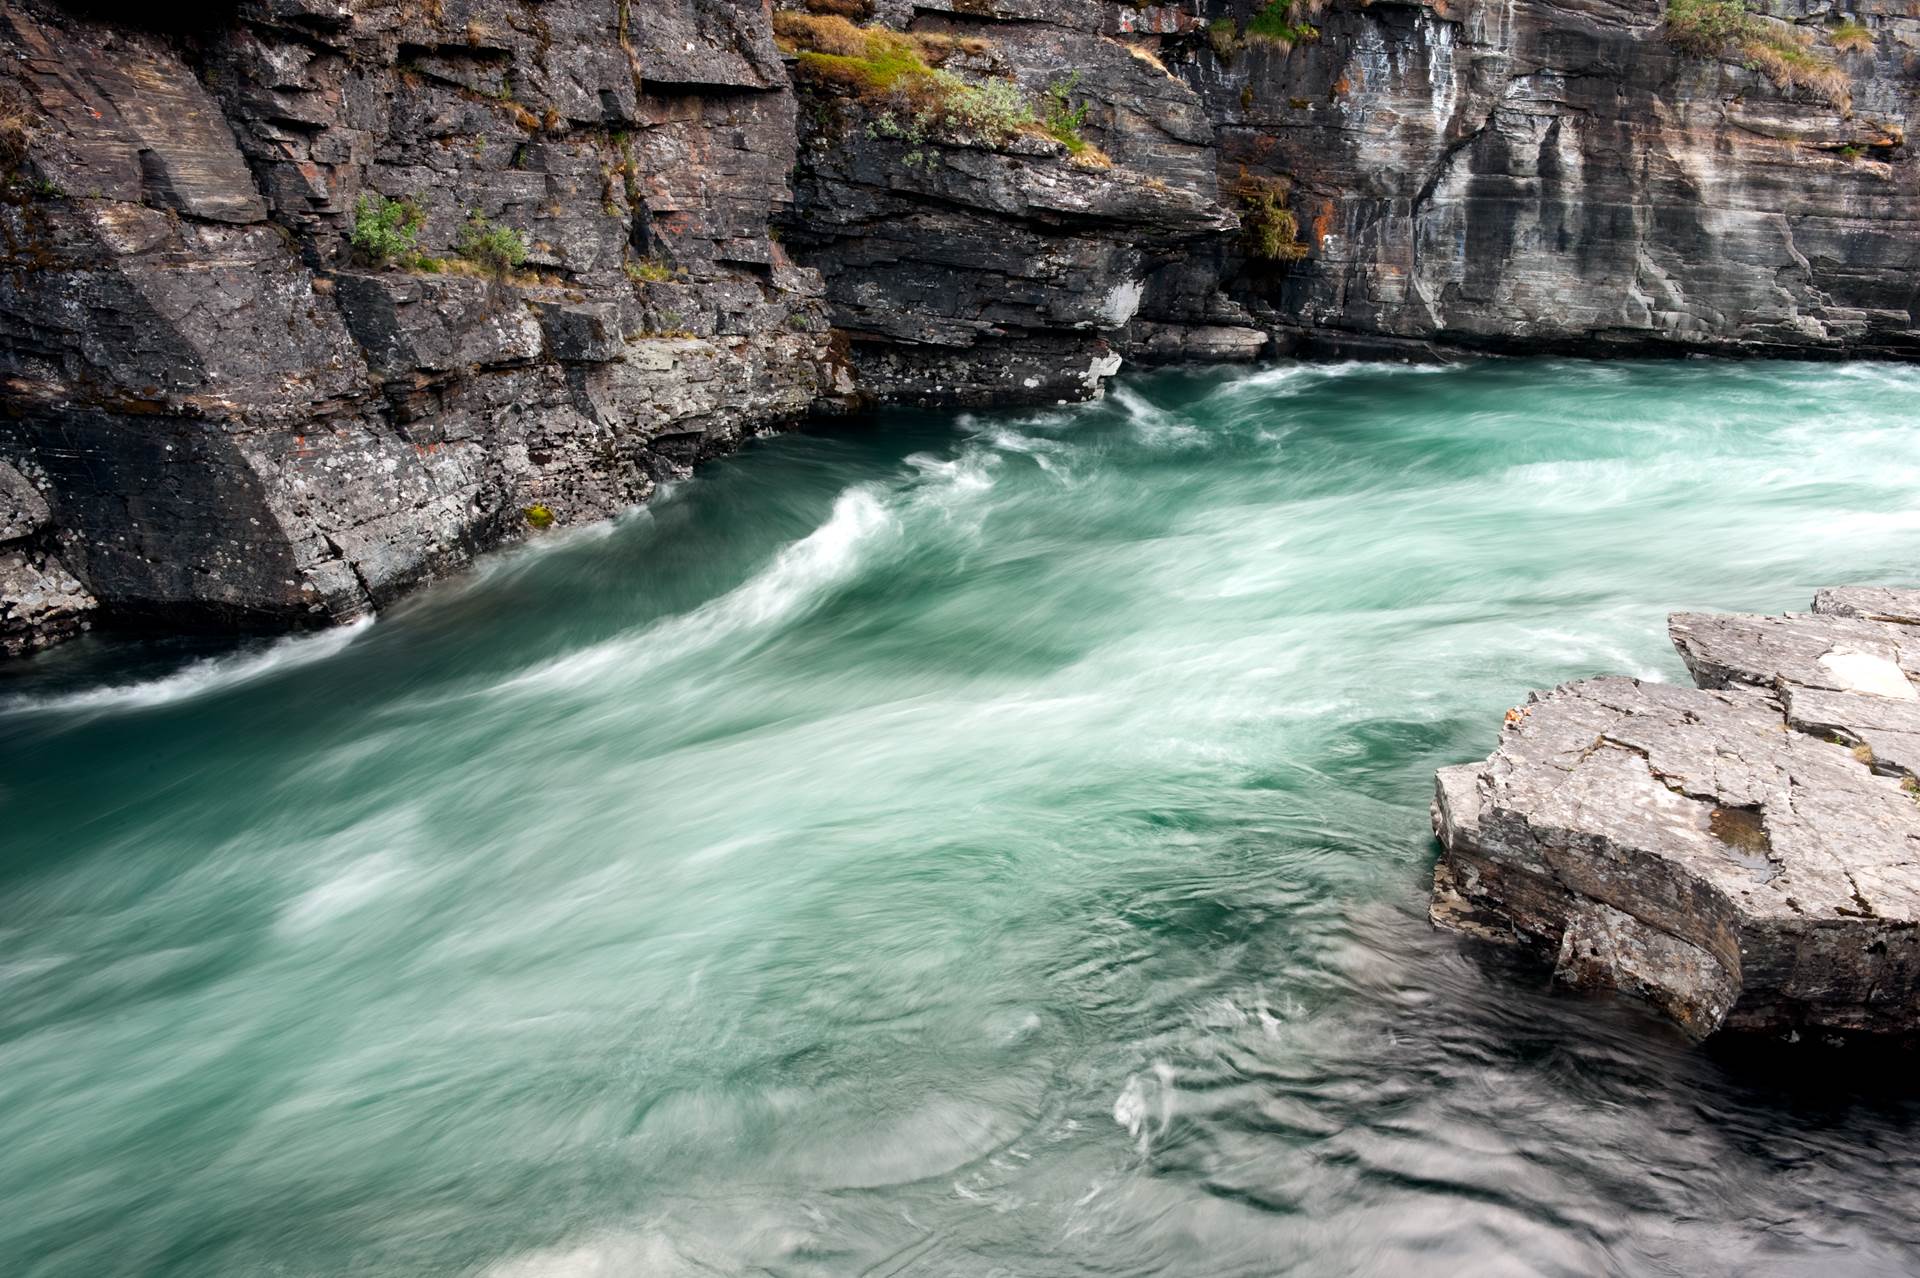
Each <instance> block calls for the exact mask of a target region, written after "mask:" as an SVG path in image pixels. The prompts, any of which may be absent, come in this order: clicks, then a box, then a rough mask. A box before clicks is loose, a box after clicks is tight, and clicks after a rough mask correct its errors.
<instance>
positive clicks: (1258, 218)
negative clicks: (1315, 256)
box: [1228, 173, 1307, 262]
mask: <svg viewBox="0 0 1920 1278" xmlns="http://www.w3.org/2000/svg"><path fill="white" fill-rule="evenodd" d="M1228 192H1229V194H1231V195H1232V196H1233V198H1234V200H1235V201H1236V202H1237V203H1238V204H1239V205H1240V230H1241V234H1242V235H1243V236H1244V237H1245V242H1246V250H1247V256H1248V257H1251V258H1253V259H1254V260H1255V261H1261V262H1298V261H1299V260H1300V259H1301V258H1303V257H1305V256H1306V255H1307V246H1306V245H1305V244H1302V243H1300V241H1299V235H1300V221H1299V219H1298V218H1296V217H1294V215H1293V212H1292V210H1290V209H1289V208H1287V197H1288V196H1289V195H1291V194H1292V186H1291V184H1290V183H1289V182H1288V181H1287V180H1286V179H1285V178H1270V177H1249V176H1247V175H1246V174H1244V173H1243V174H1241V176H1240V179H1239V180H1238V181H1237V182H1235V183H1234V184H1233V185H1232V186H1231V187H1229V188H1228Z"/></svg>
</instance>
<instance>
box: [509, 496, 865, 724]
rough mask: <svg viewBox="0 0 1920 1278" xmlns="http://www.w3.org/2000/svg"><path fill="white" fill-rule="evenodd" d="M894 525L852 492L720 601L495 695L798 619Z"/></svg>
mask: <svg viewBox="0 0 1920 1278" xmlns="http://www.w3.org/2000/svg"><path fill="white" fill-rule="evenodd" d="M893 522H894V520H893V517H892V515H891V514H890V513H889V512H888V511H887V509H886V508H885V507H884V506H883V505H882V504H881V502H880V499H879V497H878V496H877V495H876V494H875V493H874V491H873V490H872V489H871V488H869V487H865V486H863V487H859V488H850V489H848V490H847V491H846V492H844V493H842V494H840V497H839V499H838V500H837V501H835V502H834V504H833V513H832V515H831V516H830V517H829V518H828V519H827V521H826V522H825V523H824V524H821V525H820V527H818V528H816V529H814V530H813V531H812V532H811V533H809V534H807V535H806V536H805V537H803V538H801V539H800V540H799V541H796V542H794V543H793V544H792V545H790V546H788V547H786V548H785V549H784V550H782V551H781V552H780V553H779V554H778V555H776V556H774V559H773V562H772V563H771V564H769V565H768V566H767V567H766V568H765V569H764V570H763V571H762V572H760V573H759V574H758V575H757V576H754V577H752V578H750V579H748V580H747V581H746V582H745V583H743V584H742V585H740V586H737V587H735V588H734V589H733V590H731V591H729V592H728V593H726V594H724V595H722V596H720V597H719V598H718V599H714V600H711V601H709V602H707V603H705V604H702V605H701V606H700V607H698V608H696V609H694V610H693V611H692V612H688V613H682V614H680V615H678V616H674V617H669V618H667V619H665V620H663V621H660V622H658V623H656V624H654V625H652V626H649V627H647V628H646V629H645V630H642V631H640V632H638V633H637V634H627V635H620V636H617V637H615V638H613V639H608V640H605V641H604V642H601V643H597V644H594V645H592V646H590V647H587V648H583V649H581V650H580V651H578V652H572V653H568V654H567V655H566V656H564V657H557V658H555V659H554V660H552V661H548V662H545V663H543V664H541V665H538V666H535V667H534V668H533V669H531V670H528V671H526V672H525V673H524V674H520V675H516V676H515V677H514V678H512V679H509V680H507V681H506V682H505V683H503V684H500V685H499V686H498V688H496V689H495V691H500V692H509V691H525V690H529V689H532V690H536V691H540V692H552V691H556V690H562V689H568V688H577V687H581V686H583V685H585V684H589V683H593V682H595V681H596V680H598V679H601V678H604V677H606V676H607V675H610V674H614V673H616V672H617V673H620V674H626V675H631V674H635V673H638V672H640V671H643V670H651V669H655V668H657V667H659V666H660V665H662V664H664V663H666V662H668V661H672V660H675V659H676V658H679V657H683V656H686V655H688V654H689V653H693V652H698V651H701V650H704V649H707V648H709V647H711V646H713V645H714V644H716V643H718V642H720V641H721V640H723V639H728V638H733V637H737V636H738V635H740V634H742V633H745V632H748V631H752V630H758V629H762V628H764V627H766V626H769V625H772V624H773V623H775V622H779V621H785V620H787V619H789V618H792V617H795V616H798V615H800V614H801V613H803V612H806V611H807V610H809V609H811V608H813V607H814V606H815V605H817V604H818V603H820V602H821V601H822V600H823V599H825V597H826V595H827V592H828V591H829V590H830V589H831V588H832V587H834V586H835V585H838V584H839V583H840V582H842V581H844V580H846V579H847V578H848V577H849V576H851V575H852V573H853V571H854V570H855V568H857V567H858V565H859V562H860V554H861V550H862V548H863V547H864V545H865V544H866V543H867V542H868V541H869V540H871V539H872V538H873V537H874V536H875V535H877V534H879V533H880V532H882V531H883V530H885V529H886V528H888V527H890V526H892V524H893Z"/></svg>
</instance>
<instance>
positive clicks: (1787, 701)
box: [1433, 588, 1920, 1038]
mask: <svg viewBox="0 0 1920 1278" xmlns="http://www.w3.org/2000/svg"><path fill="white" fill-rule="evenodd" d="M1670 629H1671V632H1672V635H1673V639H1674V642H1675V644H1676V646H1677V647H1678V648H1679V650H1680V653H1681V655H1682V657H1683V658H1684V659H1685V660H1686V663H1687V666H1688V668H1689V669H1690V670H1691V671H1692V672H1693V674H1694V677H1695V679H1696V681H1697V682H1698V683H1699V684H1700V687H1699V688H1698V689H1694V688H1676V687H1671V686H1668V685H1665V684H1658V683H1646V682H1641V681H1639V680H1633V679H1589V680H1583V681H1581V682H1578V683H1571V684H1567V685H1564V686H1562V687H1560V688H1556V689H1554V690H1553V691H1552V692H1549V693H1544V694H1535V695H1534V696H1533V697H1532V698H1531V699H1530V700H1529V701H1528V702H1527V704H1526V705H1525V706H1523V707H1521V708H1519V709H1517V710H1515V711H1513V712H1511V713H1510V714H1509V715H1508V720H1507V724H1506V727H1505V730H1504V732H1503V733H1502V736H1501V741H1500V745H1499V748H1498V749H1497V750H1495V752H1494V753H1493V754H1492V755H1491V756H1490V757H1489V758H1488V759H1487V760H1485V761H1484V762H1483V763H1478V764H1471V765H1466V766H1462V767H1455V768H1445V769H1442V770H1441V771H1440V773H1439V777H1438V780H1437V784H1436V790H1435V798H1434V805H1433V818H1434V829H1435V832H1436V833H1437V834H1438V835H1439V837H1440V840H1441V842H1442V844H1443V845H1444V846H1445V849H1446V852H1445V855H1444V857H1443V858H1442V860H1441V862H1440V865H1439V868H1438V871H1437V873H1436V876H1435V886H1434V910H1433V914H1434V920H1435V921H1436V922H1437V923H1440V924H1442V925H1444V926H1448V927H1453V928H1458V929H1461V930H1466V931H1471V932H1475V933H1477V934H1479V935H1482V936H1486V937H1489V938H1491V939H1495V940H1501V941H1508V942H1514V943H1519V944H1523V945H1526V946H1528V947H1531V948H1533V949H1536V950H1538V951H1540V952H1541V953H1542V954H1543V955H1545V956H1547V957H1549V958H1551V959H1552V960H1553V962H1554V970H1555V975H1556V976H1557V977H1558V978H1560V979H1561V980H1563V981H1565V982H1567V983H1569V984H1572V985H1575V986H1580V987H1588V988H1608V989H1619V990H1623V991H1626V992H1629V993H1632V994H1636V995H1638V996H1640V997H1643V998H1645V999H1647V1000H1649V1001H1650V1002H1652V1003H1653V1004H1654V1005H1655V1006H1657V1007H1659V1008H1660V1009H1662V1010H1663V1011H1665V1012H1666V1013H1668V1014H1669V1015H1671V1016H1672V1017H1673V1018H1674V1019H1675V1020H1676V1021H1678V1022H1679V1023H1680V1025H1681V1026H1683V1027H1684V1028H1685V1029H1686V1030H1687V1031H1688V1032H1690V1033H1691V1034H1693V1035H1695V1036H1697V1037H1705V1036H1707V1035H1709V1034H1712V1033H1714V1032H1716V1031H1718V1030H1721V1029H1729V1030H1743V1031H1770V1032H1783V1031H1784V1032H1789V1033H1797V1032H1799V1031H1802V1030H1805V1031H1810V1032H1823V1033H1837V1034H1870V1035H1887V1036H1896V1037H1900V1038H1906V1037H1909V1036H1911V1035H1913V1034H1914V1033H1915V1032H1916V1030H1920V776H1917V775H1916V771H1915V769H1916V767H1920V751H1917V750H1916V746H1917V745H1920V692H1917V691H1916V686H1915V681H1916V679H1920V592H1916V591H1893V590H1884V589H1877V588H1849V589H1843V590H1833V591H1823V592H1822V593H1821V594H1820V596H1819V597H1818V598H1817V599H1816V600H1815V601H1814V611H1813V612H1811V613H1805V614H1791V615H1788V616H1785V617H1722V616H1703V615H1689V614H1680V615H1676V616H1675V617H1673V618H1672V620H1671V622H1670Z"/></svg>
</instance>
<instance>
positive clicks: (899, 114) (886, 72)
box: [774, 11, 1112, 168]
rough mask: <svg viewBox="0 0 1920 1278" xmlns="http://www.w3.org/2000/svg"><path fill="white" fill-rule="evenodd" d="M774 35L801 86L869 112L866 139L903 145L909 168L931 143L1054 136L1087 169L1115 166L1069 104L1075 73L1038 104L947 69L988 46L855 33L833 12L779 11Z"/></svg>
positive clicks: (1082, 113)
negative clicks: (837, 95) (826, 91)
mask: <svg viewBox="0 0 1920 1278" xmlns="http://www.w3.org/2000/svg"><path fill="white" fill-rule="evenodd" d="M774 34H775V35H776V36H777V37H778V38H779V39H780V42H781V44H782V45H783V46H785V47H786V48H787V50H788V51H789V52H791V53H793V54H794V55H795V65H796V69H797V70H798V71H799V73H800V75H801V77H802V78H803V79H805V80H808V81H811V82H812V83H814V84H816V85H819V86H823V87H827V88H831V89H835V90H838V91H840V92H843V93H846V94H848V95H849V96H851V97H854V98H856V99H858V100H860V101H862V102H864V103H866V104H867V105H869V106H871V107H872V108H873V109H874V112H875V115H874V120H873V124H872V126H871V131H872V132H873V134H874V135H875V136H878V137H887V138H895V139H899V140H902V141H905V142H907V143H909V144H910V150H909V151H908V153H907V159H908V162H909V163H913V164H920V163H932V162H933V160H934V158H935V156H934V153H933V152H932V151H930V150H929V149H928V146H929V145H930V144H934V143H944V144H949V145H955V146H983V147H988V148H994V147H1002V146H1005V145H1007V144H1008V143H1009V142H1012V141H1013V140H1014V139H1015V138H1017V137H1020V136H1023V135H1025V136H1033V137H1045V138H1051V139H1052V140H1053V141H1055V142H1058V143H1059V144H1060V145H1061V146H1063V147H1065V148H1066V150H1067V154H1068V156H1069V158H1070V159H1071V160H1072V161H1073V162H1074V163H1075V164H1078V165H1080V166H1081V167H1083V168H1107V167H1109V166H1110V165H1111V163H1112V161H1111V160H1109V159H1108V158H1107V156H1106V154H1105V153H1104V152H1103V151H1101V150H1100V148H1098V147H1096V146H1094V145H1093V144H1092V143H1090V142H1088V141H1087V139H1086V137H1085V135H1084V133H1083V132H1082V130H1083V129H1084V127H1085V125H1086V121H1087V106H1086V104H1085V103H1082V104H1080V105H1079V106H1075V105H1074V104H1073V102H1072V100H1071V99H1072V92H1073V88H1074V86H1075V85H1076V84H1077V83H1078V81H1079V77H1078V76H1077V75H1075V76H1073V77H1070V78H1069V79H1068V80H1067V81H1065V82H1064V83H1060V84H1055V85H1053V86H1051V87H1050V88H1049V89H1048V91H1047V93H1046V95H1045V97H1044V99H1043V100H1042V101H1040V102H1039V103H1036V102H1035V101H1034V100H1033V99H1032V98H1031V97H1029V96H1028V94H1027V92H1026V90H1024V89H1022V88H1021V87H1020V86H1019V85H1018V84H1016V83H1014V82H1013V81H1012V80H1009V79H1005V78H1002V77H999V76H986V77H982V78H979V79H970V78H968V77H967V76H964V75H961V74H958V73H956V72H954V71H950V70H947V69H946V68H945V66H944V65H943V64H944V63H946V62H947V61H949V60H951V59H952V58H954V57H956V56H961V55H964V56H968V57H974V58H980V57H984V56H986V55H987V54H988V53H989V52H991V49H992V45H991V44H990V43H989V42H988V41H985V40H978V39H966V38H960V37H955V36H949V35H940V34H909V33H905V32H899V31H892V30H889V29H887V28H885V27H860V26H855V25H854V24H853V23H852V22H850V21H848V20H847V19H846V18H844V17H840V16H838V15H837V14H814V13H793V12H784V11H783V12H780V13H776V14H775V15H774Z"/></svg>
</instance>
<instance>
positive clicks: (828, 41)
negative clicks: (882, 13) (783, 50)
mask: <svg viewBox="0 0 1920 1278" xmlns="http://www.w3.org/2000/svg"><path fill="white" fill-rule="evenodd" d="M773 34H774V36H775V38H776V39H779V40H782V41H785V42H787V43H790V44H791V45H793V46H794V47H795V48H796V49H802V50H805V51H806V52H809V53H824V54H828V55H830V56H832V57H836V58H864V57H866V56H867V44H868V39H869V36H870V35H871V34H872V33H871V32H868V31H866V30H863V29H861V28H860V27H856V26H854V25H853V23H851V22H849V21H848V20H847V19H846V18H845V17H843V16H841V15H839V14H833V13H824V14H823V13H794V12H792V11H791V10H784V9H783V10H781V11H780V12H779V13H776V14H774V15H773Z"/></svg>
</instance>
